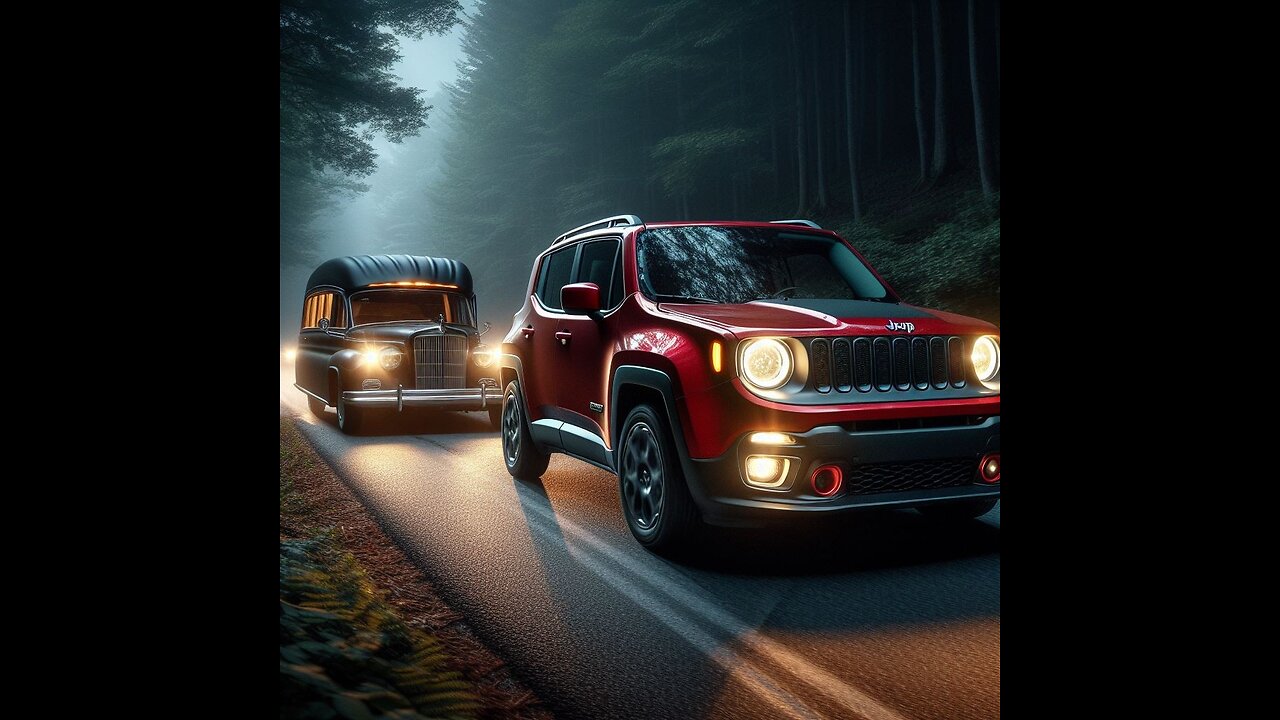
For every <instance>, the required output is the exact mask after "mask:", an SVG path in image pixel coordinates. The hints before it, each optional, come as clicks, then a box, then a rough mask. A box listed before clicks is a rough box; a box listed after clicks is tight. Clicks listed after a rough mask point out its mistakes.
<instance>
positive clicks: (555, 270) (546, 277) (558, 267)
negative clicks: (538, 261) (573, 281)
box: [538, 245, 578, 310]
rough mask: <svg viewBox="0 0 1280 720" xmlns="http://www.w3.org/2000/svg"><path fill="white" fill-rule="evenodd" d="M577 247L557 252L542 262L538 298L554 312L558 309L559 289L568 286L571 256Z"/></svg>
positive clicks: (571, 262) (571, 264) (570, 273)
mask: <svg viewBox="0 0 1280 720" xmlns="http://www.w3.org/2000/svg"><path fill="white" fill-rule="evenodd" d="M577 251H578V246H577V245H570V246H569V247H567V248H565V249H563V250H557V251H556V252H553V253H551V254H550V255H548V256H547V258H546V259H545V260H543V261H542V278H541V280H540V281H539V283H538V298H539V299H541V300H542V304H543V305H546V306H547V307H549V308H552V309H554V310H559V309H560V289H561V288H563V287H564V286H565V285H568V284H569V277H570V276H571V275H572V274H573V256H574V254H575V253H577Z"/></svg>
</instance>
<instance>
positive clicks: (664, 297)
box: [654, 293, 720, 305]
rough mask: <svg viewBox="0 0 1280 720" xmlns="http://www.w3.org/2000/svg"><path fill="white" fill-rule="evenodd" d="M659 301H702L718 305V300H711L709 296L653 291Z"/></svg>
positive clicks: (705, 303)
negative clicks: (668, 293) (666, 293)
mask: <svg viewBox="0 0 1280 720" xmlns="http://www.w3.org/2000/svg"><path fill="white" fill-rule="evenodd" d="M654 296H655V297H657V298H658V300H659V301H664V300H665V301H666V302H677V303H702V304H704V305H719V304H720V301H719V300H711V299H709V298H704V297H698V296H696V295H665V294H663V293H654Z"/></svg>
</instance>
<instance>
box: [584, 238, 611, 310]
mask: <svg viewBox="0 0 1280 720" xmlns="http://www.w3.org/2000/svg"><path fill="white" fill-rule="evenodd" d="M617 256H618V240H617V239H616V238H610V239H608V240H602V241H600V242H591V243H587V244H585V245H583V246H582V259H580V260H579V261H578V276H577V277H576V278H574V280H573V281H574V282H576V283H587V282H589V283H595V285H596V287H598V288H600V307H601V308H603V309H605V310H610V309H612V308H613V306H614V305H616V304H618V302H620V301H621V300H622V293H618V295H617V296H616V297H615V296H613V294H612V287H613V268H614V265H615V263H614V260H615V259H616V258H617Z"/></svg>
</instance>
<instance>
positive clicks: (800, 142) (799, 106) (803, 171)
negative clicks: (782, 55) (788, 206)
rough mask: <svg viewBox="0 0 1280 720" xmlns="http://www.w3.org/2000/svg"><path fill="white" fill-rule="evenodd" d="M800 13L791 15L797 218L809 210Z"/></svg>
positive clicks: (796, 12) (795, 12)
mask: <svg viewBox="0 0 1280 720" xmlns="http://www.w3.org/2000/svg"><path fill="white" fill-rule="evenodd" d="M799 24H800V17H799V12H798V11H795V10H793V11H792V13H791V59H792V66H793V67H794V68H795V93H796V94H795V103H796V105H795V113H796V175H797V179H798V183H797V195H796V217H804V215H805V213H806V212H807V211H808V208H809V168H808V167H807V164H806V162H805V160H806V158H805V155H806V154H807V153H806V150H807V147H806V146H807V145H808V141H807V140H808V139H807V138H806V137H805V124H806V123H805V117H804V70H803V68H802V67H801V65H802V63H801V55H800V29H799V27H797V26H798V25H799Z"/></svg>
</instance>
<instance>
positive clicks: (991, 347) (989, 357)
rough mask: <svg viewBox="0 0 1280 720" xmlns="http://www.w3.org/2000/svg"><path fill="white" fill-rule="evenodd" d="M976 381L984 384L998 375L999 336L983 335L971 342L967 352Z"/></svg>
mask: <svg viewBox="0 0 1280 720" xmlns="http://www.w3.org/2000/svg"><path fill="white" fill-rule="evenodd" d="M969 359H970V360H972V361H973V372H974V373H975V374H976V375H977V376H978V382H980V383H982V384H983V385H986V384H987V383H989V382H991V381H992V380H994V379H995V378H996V377H998V376H999V375H1000V338H997V337H996V336H994V335H983V336H982V337H980V338H978V339H977V340H976V341H975V342H974V343H973V351H972V352H970V353H969Z"/></svg>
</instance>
